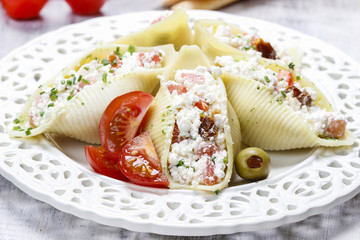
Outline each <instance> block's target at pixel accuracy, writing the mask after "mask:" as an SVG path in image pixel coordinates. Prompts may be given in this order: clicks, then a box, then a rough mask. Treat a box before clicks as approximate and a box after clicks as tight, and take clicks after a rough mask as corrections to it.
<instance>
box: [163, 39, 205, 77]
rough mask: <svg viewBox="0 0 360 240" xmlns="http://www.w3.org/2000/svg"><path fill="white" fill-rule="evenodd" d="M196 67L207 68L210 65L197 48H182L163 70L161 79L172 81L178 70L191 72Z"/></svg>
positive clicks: (194, 46) (193, 46) (192, 46)
mask: <svg viewBox="0 0 360 240" xmlns="http://www.w3.org/2000/svg"><path fill="white" fill-rule="evenodd" d="M198 66H204V67H206V68H209V67H210V66H211V64H210V62H209V60H208V59H207V57H206V56H205V55H204V53H203V52H202V51H201V49H200V48H199V47H198V46H196V45H191V46H183V47H182V48H181V49H180V51H179V53H178V55H177V56H176V58H175V59H174V61H172V62H171V63H170V64H169V65H168V67H167V68H166V69H165V70H164V73H163V76H162V78H163V79H165V80H173V79H174V77H175V73H176V71H177V70H178V69H189V70H192V69H195V68H196V67H198Z"/></svg>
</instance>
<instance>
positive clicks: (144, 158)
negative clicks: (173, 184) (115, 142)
mask: <svg viewBox="0 0 360 240" xmlns="http://www.w3.org/2000/svg"><path fill="white" fill-rule="evenodd" d="M119 165H120V170H121V171H122V172H123V174H124V175H125V176H126V177H127V178H128V179H130V180H131V181H132V182H134V183H136V184H139V185H143V186H152V187H167V186H168V185H169V181H168V179H167V177H166V174H165V173H164V172H163V171H162V169H161V163H160V159H159V157H158V156H157V154H156V152H155V147H154V145H153V143H152V141H151V138H150V135H149V132H143V133H142V134H140V135H139V136H137V137H135V138H134V139H132V140H131V141H130V142H128V143H127V144H126V145H125V146H124V147H123V149H122V150H121V154H120V158H119Z"/></svg>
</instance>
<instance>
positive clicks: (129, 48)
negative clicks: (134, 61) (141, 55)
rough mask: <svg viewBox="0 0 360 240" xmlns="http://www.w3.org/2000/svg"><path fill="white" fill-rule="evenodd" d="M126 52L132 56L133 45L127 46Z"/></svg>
mask: <svg viewBox="0 0 360 240" xmlns="http://www.w3.org/2000/svg"><path fill="white" fill-rule="evenodd" d="M128 52H129V53H130V54H131V55H132V54H133V53H134V52H135V47H134V46H133V45H129V47H128Z"/></svg>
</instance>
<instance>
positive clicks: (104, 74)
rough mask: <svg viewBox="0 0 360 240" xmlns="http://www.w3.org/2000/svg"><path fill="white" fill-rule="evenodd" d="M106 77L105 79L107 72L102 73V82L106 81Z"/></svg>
mask: <svg viewBox="0 0 360 240" xmlns="http://www.w3.org/2000/svg"><path fill="white" fill-rule="evenodd" d="M106 79H107V73H103V75H102V80H103V82H104V83H106Z"/></svg>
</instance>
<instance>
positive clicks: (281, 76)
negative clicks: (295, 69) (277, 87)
mask: <svg viewBox="0 0 360 240" xmlns="http://www.w3.org/2000/svg"><path fill="white" fill-rule="evenodd" d="M277 78H278V81H279V82H280V81H286V82H288V85H289V87H290V86H293V85H294V78H293V75H292V74H291V72H288V71H285V70H281V71H280V72H279V73H278V75H277Z"/></svg>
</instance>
